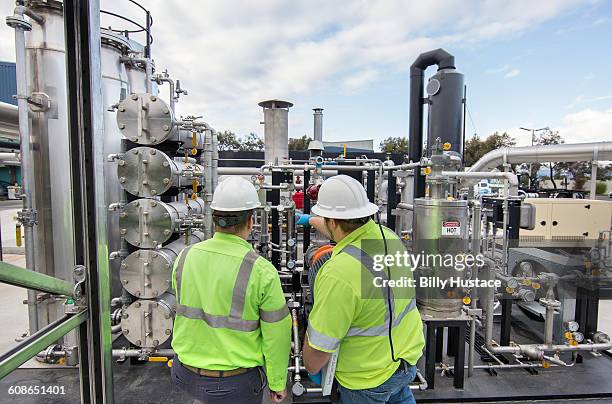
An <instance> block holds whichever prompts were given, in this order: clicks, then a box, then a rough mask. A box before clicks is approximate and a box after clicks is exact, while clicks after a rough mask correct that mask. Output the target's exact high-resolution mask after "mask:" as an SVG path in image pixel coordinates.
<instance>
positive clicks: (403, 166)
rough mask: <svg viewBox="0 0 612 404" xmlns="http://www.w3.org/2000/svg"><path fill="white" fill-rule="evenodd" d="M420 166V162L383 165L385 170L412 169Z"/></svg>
mask: <svg viewBox="0 0 612 404" xmlns="http://www.w3.org/2000/svg"><path fill="white" fill-rule="evenodd" d="M420 166H421V163H420V162H416V163H406V164H399V165H397V166H383V170H385V171H396V170H412V169H414V168H417V167H420Z"/></svg>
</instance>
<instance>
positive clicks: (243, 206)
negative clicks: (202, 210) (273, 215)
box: [210, 177, 261, 212]
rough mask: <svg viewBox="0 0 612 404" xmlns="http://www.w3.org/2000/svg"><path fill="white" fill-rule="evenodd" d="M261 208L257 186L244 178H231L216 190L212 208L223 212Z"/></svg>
mask: <svg viewBox="0 0 612 404" xmlns="http://www.w3.org/2000/svg"><path fill="white" fill-rule="evenodd" d="M259 206H261V203H260V202H259V197H258V196H257V191H256V190H255V186H253V184H251V183H250V182H249V181H247V180H245V179H244V178H242V177H229V178H228V179H226V180H223V181H221V182H220V183H219V185H217V188H215V193H214V194H213V200H212V203H211V204H210V207H211V208H212V209H213V210H218V211H221V212H238V211H241V210H251V209H255V208H258V207H259Z"/></svg>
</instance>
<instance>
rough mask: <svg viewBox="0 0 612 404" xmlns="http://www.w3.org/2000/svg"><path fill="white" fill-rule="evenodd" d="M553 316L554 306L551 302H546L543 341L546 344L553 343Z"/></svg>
mask: <svg viewBox="0 0 612 404" xmlns="http://www.w3.org/2000/svg"><path fill="white" fill-rule="evenodd" d="M554 316H555V308H554V306H553V305H552V304H547V305H546V317H545V319H544V343H545V344H546V345H552V343H553V331H554V327H553V325H554Z"/></svg>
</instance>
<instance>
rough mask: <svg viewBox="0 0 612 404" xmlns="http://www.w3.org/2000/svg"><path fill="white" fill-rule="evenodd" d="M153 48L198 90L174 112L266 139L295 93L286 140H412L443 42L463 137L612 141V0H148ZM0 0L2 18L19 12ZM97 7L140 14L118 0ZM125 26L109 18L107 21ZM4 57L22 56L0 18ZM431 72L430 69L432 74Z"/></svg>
mask: <svg viewBox="0 0 612 404" xmlns="http://www.w3.org/2000/svg"><path fill="white" fill-rule="evenodd" d="M141 3H142V4H143V5H144V6H145V7H147V8H149V9H150V10H151V12H152V15H153V18H154V25H153V35H154V38H155V39H154V44H153V56H154V59H155V63H156V66H157V67H158V70H163V69H166V68H167V69H168V71H169V72H170V73H171V74H172V75H173V77H175V78H179V79H180V80H181V85H182V86H183V87H184V88H185V89H187V90H188V91H189V95H188V96H186V97H182V98H181V99H180V102H179V104H177V108H178V110H179V113H182V114H197V115H204V117H205V119H206V120H207V121H208V122H209V123H210V124H211V125H212V126H214V127H215V128H216V129H218V130H232V131H234V132H236V133H238V134H239V135H244V134H247V133H249V132H255V133H257V134H262V132H263V128H262V126H261V125H260V121H261V120H262V113H261V110H260V108H259V107H258V106H257V103H258V102H259V101H262V100H265V99H270V98H278V99H284V100H289V101H292V102H293V103H294V104H295V106H294V107H293V108H292V109H291V112H290V136H291V137H299V136H302V135H304V134H308V135H311V133H312V108H314V107H322V108H324V109H325V111H324V114H325V116H324V138H325V139H327V140H335V141H340V140H350V139H375V144H377V143H378V142H379V141H380V139H382V138H385V137H388V136H406V135H407V128H408V88H409V74H408V71H409V66H410V64H411V63H412V62H413V60H414V59H415V57H416V56H417V55H418V54H419V53H421V52H423V51H427V50H430V49H434V48H437V47H443V48H445V49H446V50H448V51H449V52H451V53H453V54H455V56H456V64H457V68H458V69H460V70H461V71H462V72H464V73H465V75H466V83H467V85H468V108H469V111H470V115H469V117H468V120H467V133H468V134H472V133H478V134H479V135H481V136H483V137H484V136H487V135H489V134H490V133H493V132H495V131H508V132H510V133H511V134H512V135H514V136H515V137H517V139H518V140H519V144H527V143H528V142H529V135H528V134H527V133H524V132H523V131H521V130H519V129H518V128H519V127H520V126H526V127H537V128H539V127H544V126H549V127H551V128H553V129H555V130H559V131H560V132H561V134H562V135H563V136H564V137H565V139H566V141H567V142H583V141H595V140H611V139H612V80H611V79H610V66H611V65H612V52H610V49H611V45H610V43H611V39H612V3H611V2H609V1H605V0H600V1H597V0H535V1H534V0H499V1H496V0H490V1H474V0H446V1H438V0H428V1H422V0H415V1H408V0H403V1H400V0H398V1H392V0H384V1H376V0H369V1H329V0H322V1H319V0H306V1H285V0H265V1H264V0H261V1H212V0H211V1H200V0H192V1H187V0H177V1H167V0H141ZM12 4H13V2H12V1H9V0H0V15H3V16H4V15H8V14H9V13H11V11H12ZM102 8H104V9H108V10H113V11H115V12H119V13H123V14H124V15H126V16H130V17H134V18H141V17H140V14H138V13H139V11H138V9H136V8H134V7H133V6H130V5H129V3H128V2H127V1H126V2H123V1H119V0H112V1H111V0H102ZM110 24H112V25H113V26H114V27H119V24H116V22H114V21H111V20H110V19H109V18H105V17H103V18H102V25H103V26H108V25H110ZM0 38H2V40H1V41H0V60H14V51H13V49H12V46H13V45H12V32H11V30H10V29H9V28H8V27H6V26H5V25H4V24H0ZM427 74H428V75H429V74H431V71H429V70H428V71H427Z"/></svg>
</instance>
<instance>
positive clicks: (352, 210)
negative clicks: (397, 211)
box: [311, 175, 378, 219]
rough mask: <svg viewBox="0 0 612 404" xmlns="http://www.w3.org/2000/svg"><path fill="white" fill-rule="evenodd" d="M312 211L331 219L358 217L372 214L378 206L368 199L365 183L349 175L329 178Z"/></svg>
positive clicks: (376, 210)
mask: <svg viewBox="0 0 612 404" xmlns="http://www.w3.org/2000/svg"><path fill="white" fill-rule="evenodd" d="M311 211H312V213H314V214H315V215H318V216H321V217H327V218H330V219H358V218H361V217H367V216H372V215H373V214H374V213H376V212H378V206H377V205H375V204H373V203H372V202H370V201H369V200H368V196H367V195H366V191H365V189H364V188H363V185H361V183H360V182H359V181H357V180H356V179H354V178H353V177H349V176H348V175H336V176H334V177H331V178H328V179H327V180H326V181H325V182H324V183H323V185H321V189H319V197H318V200H317V204H316V205H315V206H313V207H312V209H311Z"/></svg>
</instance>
